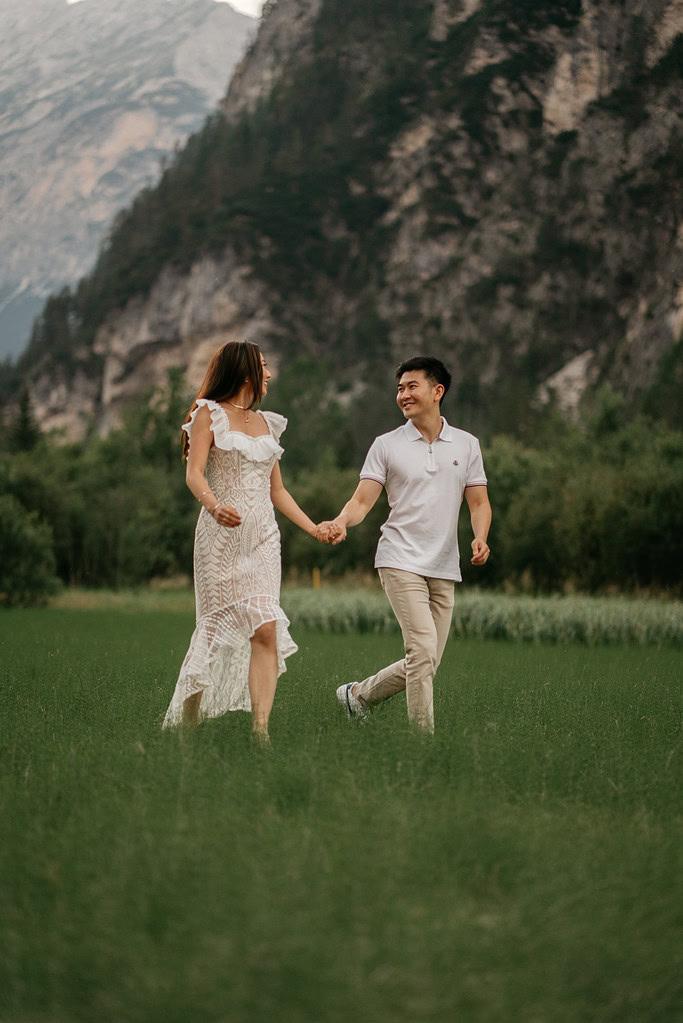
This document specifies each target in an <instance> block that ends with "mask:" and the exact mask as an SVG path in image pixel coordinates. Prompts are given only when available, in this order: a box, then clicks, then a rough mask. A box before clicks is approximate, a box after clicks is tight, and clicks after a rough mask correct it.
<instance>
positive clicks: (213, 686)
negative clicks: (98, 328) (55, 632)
mask: <svg viewBox="0 0 683 1023" xmlns="http://www.w3.org/2000/svg"><path fill="white" fill-rule="evenodd" d="M202 405H206V406H207V407H208V409H209V411H210V412H211V429H212V432H213V439H214V443H213V445H212V446H211V449H210V451H209V456H208V459H207V463H206V479H207V481H208V484H209V486H210V487H211V490H212V491H213V493H214V494H215V495H216V497H217V498H218V499H219V501H221V502H223V503H225V504H230V505H232V506H233V507H234V508H236V509H237V511H238V512H239V514H240V517H241V519H242V522H241V525H239V526H236V527H234V528H231V527H226V526H219V525H218V523H217V522H216V521H215V519H214V518H213V517H212V516H211V515H210V514H209V513H208V511H206V509H205V508H202V510H201V512H200V513H199V520H198V522H197V529H196V532H195V541H194V588H195V600H196V605H197V626H196V628H195V631H194V633H193V635H192V640H191V642H190V648H189V650H188V651H187V655H186V657H185V660H184V661H183V665H182V668H181V669H180V676H179V678H178V682H177V684H176V688H175V692H174V694H173V699H172V700H171V704H170V706H169V708H168V710H167V712H166V717H165V718H164V728H167V727H169V726H171V725H177V724H179V723H180V722H181V720H182V713H183V703H184V702H185V700H186V699H187V698H188V696H191V695H192V694H193V693H197V692H201V693H202V699H201V704H200V716H201V717H204V718H206V717H216V716H218V715H219V714H224V713H225V712H226V711H228V710H250V709H251V701H250V699H249V684H248V677H249V660H250V657H251V644H250V642H249V639H250V637H251V636H253V634H254V632H255V631H256V629H258V628H259V626H260V625H263V624H264V623H265V622H275V623H276V631H277V659H278V675H281V674H282V672H283V671H286V667H285V658H286V657H289V656H290V654H293V653H294V652H295V651H296V649H297V647H296V644H295V643H294V641H293V640H292V638H291V636H290V635H289V630H288V626H289V621H288V620H287V617H286V615H285V613H284V612H283V610H282V608H281V607H280V573H281V567H280V531H279V529H278V526H277V522H276V521H275V513H274V511H273V504H272V501H271V499H270V474H271V472H272V469H273V466H274V464H275V461H276V460H277V459H279V458H280V456H281V455H282V453H283V449H282V448H281V447H280V444H279V440H280V435H281V433H282V431H283V430H284V428H285V426H286V425H287V420H286V419H285V418H284V416H280V415H278V414H277V413H276V412H263V413H261V415H263V418H264V419H265V421H266V423H267V425H268V433H267V434H265V435H264V436H263V437H248V436H247V435H246V434H245V433H240V432H237V431H235V430H231V429H230V423H229V421H228V416H227V413H226V412H225V410H224V409H223V407H222V406H221V405H219V404H218V402H215V401H211V400H209V399H207V398H200V399H199V401H198V402H197V406H198V407H197V409H195V411H194V412H193V413H192V417H191V419H190V422H189V423H186V424H185V425H184V426H183V429H184V430H186V431H187V433H188V435H189V437H190V443H191V438H192V426H193V424H194V421H195V418H196V415H197V412H198V410H199V407H201V406H202Z"/></svg>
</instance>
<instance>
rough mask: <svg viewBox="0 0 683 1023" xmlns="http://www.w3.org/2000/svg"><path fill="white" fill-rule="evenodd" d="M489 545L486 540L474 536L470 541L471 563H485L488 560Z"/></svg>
mask: <svg viewBox="0 0 683 1023" xmlns="http://www.w3.org/2000/svg"><path fill="white" fill-rule="evenodd" d="M490 553H491V551H490V550H489V545H488V544H487V542H486V540H481V539H480V538H479V537H478V536H475V538H474V540H473V541H472V564H473V565H485V564H486V562H487V561H488V560H489V554H490Z"/></svg>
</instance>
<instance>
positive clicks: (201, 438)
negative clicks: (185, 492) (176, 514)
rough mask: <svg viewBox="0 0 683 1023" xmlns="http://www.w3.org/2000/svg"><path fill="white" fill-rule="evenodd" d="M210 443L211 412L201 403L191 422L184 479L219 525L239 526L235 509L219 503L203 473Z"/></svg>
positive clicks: (239, 519) (211, 441)
mask: <svg viewBox="0 0 683 1023" xmlns="http://www.w3.org/2000/svg"><path fill="white" fill-rule="evenodd" d="M212 444H213V434H212V433H211V412H210V411H209V409H208V408H207V407H206V405H202V407H201V408H200V409H199V411H198V412H197V415H196V416H195V417H194V423H193V424H192V437H191V440H190V451H189V454H188V456H187V468H186V470H185V481H186V483H187V485H188V487H189V488H190V490H191V491H192V493H193V494H194V496H195V497H196V498H197V500H198V501H199V503H200V504H202V505H203V506H204V507H205V508H206V510H207V511H208V512H209V514H211V515H213V517H214V519H215V520H216V522H217V523H218V524H219V525H220V526H239V524H240V522H241V521H242V520H241V518H240V516H239V512H238V511H237V509H236V508H231V507H230V505H227V504H221V503H220V501H219V500H218V498H217V497H216V495H215V494H214V493H213V492H212V490H211V487H210V486H209V484H208V482H207V480H206V476H205V475H204V473H205V471H206V460H207V458H208V457H209V450H210V448H211V445H212Z"/></svg>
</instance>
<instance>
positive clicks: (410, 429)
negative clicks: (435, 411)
mask: <svg viewBox="0 0 683 1023" xmlns="http://www.w3.org/2000/svg"><path fill="white" fill-rule="evenodd" d="M404 429H405V431H406V434H407V436H408V440H424V437H423V436H422V434H421V433H420V431H419V430H418V428H417V427H416V426H415V424H414V423H411V422H410V421H409V422H407V423H406V425H405V427H404ZM436 440H445V441H446V443H447V444H450V443H451V441H452V440H453V428H452V427H451V426H449V425H448V423H447V422H446V420H445V419H444V417H443V416H441V433H440V434H439V436H438V437H437V438H436ZM435 443H436V441H435Z"/></svg>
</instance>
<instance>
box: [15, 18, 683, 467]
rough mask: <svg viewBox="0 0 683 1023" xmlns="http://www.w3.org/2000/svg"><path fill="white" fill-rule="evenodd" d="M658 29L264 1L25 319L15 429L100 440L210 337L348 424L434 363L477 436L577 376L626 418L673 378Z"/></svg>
mask: <svg viewBox="0 0 683 1023" xmlns="http://www.w3.org/2000/svg"><path fill="white" fill-rule="evenodd" d="M681 32H683V2H681V0H647V2H644V0H614V2H604V0H603V2H600V3H593V2H591V0H583V2H582V0H561V2H555V0H524V2H523V0H517V2H514V3H513V2H512V0H410V2H408V0H393V2H391V3H390V2H389V0H373V2H369V3H367V4H364V5H352V6H349V5H347V4H344V3H343V2H341V0H279V2H277V3H273V2H271V3H270V4H267V5H266V8H265V10H264V17H263V20H262V25H261V28H260V31H259V35H258V38H257V39H256V42H255V43H254V45H253V46H252V48H251V50H250V52H249V54H248V55H247V56H246V57H245V59H244V60H243V62H242V63H241V64H240V65H239V66H238V68H237V70H236V73H235V75H234V78H233V81H232V84H231V88H230V90H229V92H228V95H227V97H226V98H225V100H224V101H223V103H222V106H221V110H220V113H219V114H217V115H216V116H215V117H214V118H213V119H212V121H211V122H210V123H209V124H208V125H207V127H206V129H205V130H204V132H203V133H202V134H201V136H199V137H197V138H195V139H194V140H193V141H192V142H191V143H190V144H189V145H188V147H187V148H186V149H185V151H184V152H183V153H181V154H180V155H179V157H178V159H177V161H176V163H175V165H174V166H173V167H172V168H171V169H170V170H169V172H167V174H166V175H165V176H164V180H163V181H162V182H161V184H160V186H159V188H158V189H157V190H156V191H155V192H152V193H150V194H148V195H147V196H145V197H143V198H142V199H140V200H139V201H138V202H136V204H135V205H134V207H133V208H132V210H131V212H130V214H129V215H128V217H127V218H124V219H122V220H121V221H120V223H119V224H118V226H117V230H116V231H115V232H114V233H113V234H112V240H111V244H110V247H109V249H108V250H107V251H106V252H104V253H103V254H102V256H101V257H100V261H99V263H98V265H97V267H96V268H95V270H94V271H93V273H92V274H91V275H90V276H89V277H88V278H87V279H85V281H84V282H82V284H81V286H80V287H79V289H78V292H77V293H76V294H75V295H73V296H72V295H63V296H61V298H60V299H57V298H55V299H54V300H53V301H52V305H51V306H50V305H48V308H46V311H45V314H44V316H43V322H42V325H41V328H40V329H39V330H38V331H37V332H36V336H35V338H34V341H33V344H32V347H31V349H30V351H29V353H28V356H27V358H26V360H25V361H24V363H23V365H22V371H23V373H24V377H25V379H27V380H29V381H30V386H31V391H32V395H33V398H34V405H35V408H36V411H37V412H38V414H39V418H40V420H41V422H42V425H43V426H44V427H52V426H62V427H66V429H67V431H68V432H70V433H71V434H78V433H79V432H82V431H83V430H84V429H85V428H86V424H87V422H89V421H92V420H94V421H95V423H96V425H97V426H98V427H99V428H100V429H106V428H107V427H108V426H109V425H110V424H111V423H112V422H115V421H116V420H117V418H118V417H119V416H120V414H121V409H122V408H123V407H124V405H125V403H126V402H127V401H131V400H134V399H136V398H138V397H139V396H140V395H142V394H143V393H144V392H145V391H146V390H148V389H149V387H150V386H152V385H154V384H156V383H159V382H161V381H162V380H163V378H164V375H165V372H166V370H167V368H168V367H169V366H171V365H181V366H182V367H184V368H185V369H186V372H187V377H188V382H189V384H191V385H192V386H193V387H194V386H196V385H197V384H198V382H199V380H200V377H201V372H202V369H203V367H204V365H205V363H206V360H207V357H208V355H209V354H210V353H211V352H212V351H213V350H215V348H216V347H217V346H218V345H219V344H221V343H222V342H224V341H225V340H229V339H231V338H237V337H251V338H253V339H254V340H257V341H258V342H259V343H260V344H261V345H262V347H263V348H264V349H265V351H266V352H267V354H268V355H269V357H270V360H271V362H272V363H274V364H275V366H276V368H277V366H278V363H280V364H281V369H282V373H281V376H282V383H283V385H284V384H285V382H286V381H285V377H286V374H287V372H288V370H287V367H288V366H291V365H292V359H293V358H294V357H297V358H298V359H299V360H301V359H303V360H304V362H301V361H299V362H298V363H297V366H298V367H299V368H298V370H297V372H299V373H300V372H302V370H301V367H302V366H306V365H310V366H312V365H314V364H315V363H316V362H318V363H319V362H320V360H324V361H325V365H326V366H327V367H328V372H329V373H330V374H331V375H332V378H333V379H334V381H335V383H334V385H333V386H330V387H329V388H328V390H327V391H326V397H325V400H329V401H331V402H335V401H337V402H339V403H341V405H342V406H344V404H345V403H348V402H349V400H350V398H352V397H353V396H357V395H359V394H361V393H365V395H366V397H367V398H368V402H367V404H366V406H365V407H366V408H368V409H369V408H371V406H372V401H373V398H374V396H375V395H379V394H381V393H382V392H386V391H387V388H389V390H390V389H391V386H392V385H391V371H390V367H391V366H392V365H395V364H396V362H397V361H398V360H399V359H400V358H403V357H407V356H409V355H411V354H415V353H416V352H420V351H423V352H429V353H432V354H435V355H437V356H440V357H442V358H444V359H445V361H446V362H447V363H448V364H449V365H450V366H451V367H452V368H453V370H454V376H455V380H456V386H455V401H454V403H453V404H455V405H456V407H457V412H456V413H455V416H454V418H457V419H458V421H459V423H460V424H461V425H464V426H467V427H468V428H473V429H477V430H482V431H484V432H488V431H490V430H491V429H511V430H516V429H519V428H520V427H521V426H524V425H525V424H526V425H528V424H529V423H530V422H531V421H532V419H533V416H534V414H535V412H536V411H537V410H538V409H539V408H541V407H542V406H543V405H544V404H547V403H548V402H555V403H556V404H558V405H559V407H560V408H561V409H563V410H564V411H565V412H566V413H567V414H578V413H579V412H580V409H581V406H582V402H584V401H585V400H586V398H587V396H588V395H590V394H591V393H592V392H593V391H594V389H595V388H596V387H597V386H598V385H600V384H601V383H603V382H609V383H611V385H612V386H613V387H614V388H615V389H616V390H617V391H619V392H620V393H622V394H623V395H624V397H625V399H626V400H627V402H628V403H629V406H630V407H631V408H633V409H636V408H638V407H640V406H641V404H642V403H643V401H647V400H650V401H651V400H652V395H653V394H657V393H658V392H657V387H660V388H661V387H662V386H666V384H667V380H668V382H669V383H670V381H671V380H672V379H676V375H677V374H678V375H680V372H681V368H680V367H681V362H680V350H681V344H680V337H681V328H682V327H683V284H682V283H681V244H682V242H683V237H682V234H681V229H680V205H681V191H680V190H681V163H682V160H681V157H682V155H683V146H682V141H681V115H680V111H681V110H682V109H683V104H682V100H683V87H682V83H681V70H682V66H683V45H682V37H681ZM276 86H277V87H276ZM305 360H308V361H307V362H306V361H305ZM664 377H666V378H667V379H664ZM338 382H340V383H338ZM283 393H284V391H283ZM648 396H649V399H648ZM449 400H450V399H449ZM655 411H656V410H655ZM309 412H310V409H309ZM295 414H296V412H295ZM303 414H304V413H303V412H302V415H303ZM374 426H375V424H374V423H373V422H372V416H371V415H369V416H368V418H367V422H366V427H365V433H368V432H370V431H371V430H372V429H373V428H374ZM361 435H362V436H361ZM365 441H366V438H365V436H364V431H363V429H360V430H359V433H358V445H359V448H360V447H362V446H363V444H364V443H365Z"/></svg>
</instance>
